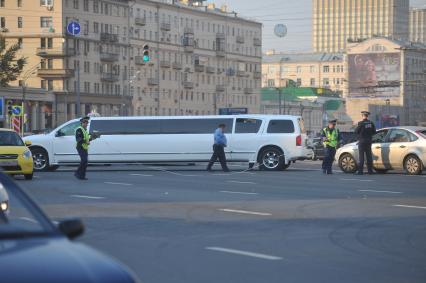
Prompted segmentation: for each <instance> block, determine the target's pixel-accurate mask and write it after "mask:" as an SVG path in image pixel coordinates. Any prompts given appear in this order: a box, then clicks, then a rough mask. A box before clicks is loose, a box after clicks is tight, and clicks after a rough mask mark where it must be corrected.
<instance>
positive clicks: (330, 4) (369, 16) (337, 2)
mask: <svg viewBox="0 0 426 283" xmlns="http://www.w3.org/2000/svg"><path fill="white" fill-rule="evenodd" d="M408 18H409V0H363V1H360V0H313V13H312V19H313V34H312V35H313V49H314V51H315V52H342V51H344V50H345V48H346V45H347V42H348V41H358V40H362V39H366V38H371V37H375V36H384V37H393V38H395V39H399V40H408V37H409V28H408V21H409V20H408Z"/></svg>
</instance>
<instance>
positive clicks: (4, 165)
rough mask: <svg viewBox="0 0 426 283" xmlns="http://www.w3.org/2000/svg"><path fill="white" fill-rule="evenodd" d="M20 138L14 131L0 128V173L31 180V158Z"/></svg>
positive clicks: (27, 144)
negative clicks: (21, 176) (22, 176)
mask: <svg viewBox="0 0 426 283" xmlns="http://www.w3.org/2000/svg"><path fill="white" fill-rule="evenodd" d="M29 145H31V144H30V143H29V142H27V143H24V142H23V141H22V139H21V137H20V136H19V135H18V134H17V133H16V132H14V131H12V130H9V129H2V128H0V171H3V172H4V173H7V174H10V175H24V177H25V179H27V180H31V179H32V178H33V156H32V154H31V151H30V150H29V149H28V147H27V146H29Z"/></svg>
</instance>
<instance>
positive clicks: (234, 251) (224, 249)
mask: <svg viewBox="0 0 426 283" xmlns="http://www.w3.org/2000/svg"><path fill="white" fill-rule="evenodd" d="M206 250H210V251H217V252H224V253H230V254H236V255H243V256H249V257H255V258H261V259H266V260H282V259H283V258H282V257H279V256H273V255H267V254H260V253H254V252H249V251H242V250H234V249H227V248H221V247H206Z"/></svg>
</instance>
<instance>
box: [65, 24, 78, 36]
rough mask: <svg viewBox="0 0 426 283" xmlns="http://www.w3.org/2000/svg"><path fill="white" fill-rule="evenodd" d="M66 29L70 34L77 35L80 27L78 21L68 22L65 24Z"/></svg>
mask: <svg viewBox="0 0 426 283" xmlns="http://www.w3.org/2000/svg"><path fill="white" fill-rule="evenodd" d="M67 31H68V33H69V34H71V35H79V34H80V31H81V28H80V24H79V23H78V22H74V21H73V22H70V23H69V24H68V25H67Z"/></svg>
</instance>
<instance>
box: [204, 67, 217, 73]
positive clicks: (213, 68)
mask: <svg viewBox="0 0 426 283" xmlns="http://www.w3.org/2000/svg"><path fill="white" fill-rule="evenodd" d="M206 73H209V74H214V73H216V68H215V67H211V66H207V67H206Z"/></svg>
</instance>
